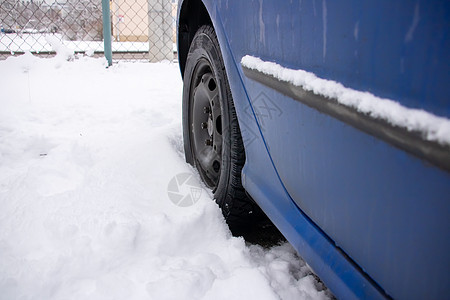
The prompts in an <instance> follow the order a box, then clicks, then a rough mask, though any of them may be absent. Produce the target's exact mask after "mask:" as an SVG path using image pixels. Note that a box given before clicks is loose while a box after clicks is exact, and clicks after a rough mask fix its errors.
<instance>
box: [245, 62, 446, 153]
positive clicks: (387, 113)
mask: <svg viewBox="0 0 450 300" xmlns="http://www.w3.org/2000/svg"><path fill="white" fill-rule="evenodd" d="M241 63H242V65H243V66H245V67H247V68H249V69H253V70H258V71H260V72H262V73H264V74H267V75H271V76H273V77H275V78H277V79H279V80H281V81H285V82H289V83H292V84H293V85H295V86H300V87H302V88H304V89H305V90H307V91H311V92H313V93H314V94H316V95H322V96H324V97H327V98H330V99H335V100H336V101H338V102H339V103H340V104H342V105H345V106H348V107H352V108H355V109H356V110H357V111H359V112H362V113H365V114H368V115H370V116H372V117H374V118H378V119H383V120H385V121H387V122H389V123H390V124H392V125H394V126H399V127H403V128H406V129H407V130H409V131H416V132H419V133H421V134H422V135H423V136H424V138H426V139H427V140H430V141H436V142H438V143H440V144H442V145H450V120H449V119H447V118H444V117H439V116H435V115H433V114H431V113H429V112H426V111H424V110H419V109H412V108H407V107H405V106H402V105H401V104H399V103H398V102H395V101H393V100H390V99H383V98H379V97H376V96H374V95H372V94H370V93H368V92H361V91H357V90H353V89H350V88H347V87H345V86H343V85H342V84H340V83H338V82H335V81H332V80H326V79H322V78H319V77H317V76H316V75H315V74H313V73H310V72H307V71H304V70H293V69H288V68H285V67H282V66H281V65H279V64H276V63H273V62H267V61H263V60H261V59H260V58H257V57H253V56H249V55H247V56H244V57H243V58H242V60H241Z"/></svg>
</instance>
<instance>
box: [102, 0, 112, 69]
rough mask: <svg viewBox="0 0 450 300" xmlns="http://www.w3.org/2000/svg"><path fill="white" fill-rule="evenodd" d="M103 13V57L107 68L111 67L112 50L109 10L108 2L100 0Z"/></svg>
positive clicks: (107, 0)
mask: <svg viewBox="0 0 450 300" xmlns="http://www.w3.org/2000/svg"><path fill="white" fill-rule="evenodd" d="M102 13H103V46H104V49H105V57H106V60H107V61H108V66H111V65H112V49H111V8H110V5H109V0H102Z"/></svg>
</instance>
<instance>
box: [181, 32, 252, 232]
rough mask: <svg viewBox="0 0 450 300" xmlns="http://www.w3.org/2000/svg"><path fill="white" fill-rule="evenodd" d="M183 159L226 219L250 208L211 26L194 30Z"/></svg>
mask: <svg viewBox="0 0 450 300" xmlns="http://www.w3.org/2000/svg"><path fill="white" fill-rule="evenodd" d="M183 138H184V148H185V155H186V161H187V162H188V163H190V164H192V165H193V166H195V167H196V168H197V170H198V172H199V174H200V177H201V179H202V180H203V182H204V183H205V184H206V186H208V187H209V188H211V189H212V191H213V194H214V198H215V199H216V201H217V203H218V204H219V206H220V208H221V209H222V212H223V214H224V217H225V219H226V220H227V222H228V223H229V224H230V223H233V222H238V221H242V219H243V217H245V216H248V215H249V214H250V213H252V211H253V209H254V203H253V202H252V201H251V200H250V199H249V198H248V197H247V195H246V193H245V190H244V188H243V187H242V183H241V171H242V167H243V165H244V162H245V151H244V144H243V142H242V137H241V133H240V129H239V124H238V119H237V117H236V112H235V108H234V104H233V98H232V95H231V91H230V87H229V84H228V79H227V75H226V71H225V66H224V62H223V58H222V55H221V52H220V48H219V43H218V40H217V37H216V34H215V32H214V29H213V28H212V27H211V26H202V27H201V28H200V29H199V30H198V31H197V33H196V34H195V36H194V38H193V41H192V43H191V47H190V49H189V53H188V56H187V60H186V68H185V71H184V87H183Z"/></svg>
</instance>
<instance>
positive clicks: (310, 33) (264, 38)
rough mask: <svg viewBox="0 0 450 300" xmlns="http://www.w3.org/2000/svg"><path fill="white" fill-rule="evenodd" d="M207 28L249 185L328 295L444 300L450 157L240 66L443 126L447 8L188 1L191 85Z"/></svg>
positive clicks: (182, 38) (184, 32)
mask: <svg viewBox="0 0 450 300" xmlns="http://www.w3.org/2000/svg"><path fill="white" fill-rule="evenodd" d="M204 24H210V25H212V26H213V27H214V29H215V32H216V34H217V38H218V41H219V44H220V50H221V53H222V56H223V60H224V64H225V68H226V72H227V76H228V81H229V85H230V88H231V92H232V95H233V99H234V105H235V108H236V114H237V117H238V120H239V126H240V129H241V134H242V138H243V141H244V145H245V153H246V161H245V165H244V167H243V170H242V185H243V187H244V188H245V190H246V191H247V193H249V194H250V195H251V197H252V198H253V199H254V200H255V201H256V202H257V204H258V205H259V206H260V207H261V208H262V209H263V211H264V212H265V213H266V214H267V215H268V216H269V218H270V219H271V220H272V221H273V222H274V224H275V225H276V226H277V227H278V228H279V229H280V231H281V232H282V233H283V234H284V235H285V236H286V238H287V239H288V240H289V241H290V243H291V244H292V245H293V246H294V247H295V248H296V250H297V251H298V252H299V253H300V254H301V255H302V257H303V258H304V259H305V260H306V261H307V262H308V264H309V265H310V266H311V267H312V268H313V270H314V271H315V272H316V273H317V274H318V276H319V277H320V278H321V279H322V280H323V281H324V282H325V283H326V285H327V286H328V287H329V288H330V289H331V290H332V292H333V293H334V294H335V295H336V296H337V297H338V298H342V299H352V298H359V299H378V298H389V297H392V298H395V299H425V298H426V299H440V298H445V297H448V295H449V294H450V276H449V275H448V274H449V271H450V239H449V233H450V172H449V171H450V168H449V155H450V150H449V149H450V147H449V145H448V144H446V143H445V142H439V141H436V140H430V139H428V138H427V137H426V136H425V137H424V133H423V132H416V131H415V130H411V128H406V127H407V126H406V127H405V128H402V126H397V125H395V124H394V125H393V124H392V122H389V121H386V120H380V119H378V118H376V117H375V118H374V117H373V116H372V115H371V114H370V113H362V112H361V111H358V109H354V108H352V107H350V108H348V107H345V106H343V105H341V104H340V103H338V102H336V101H334V102H333V101H331V102H333V103H331V104H329V103H330V101H329V99H328V98H329V97H327V96H326V95H325V96H324V95H317V94H316V93H315V92H312V91H311V90H307V89H305V88H302V87H299V86H296V85H295V84H292V82H291V83H289V82H285V81H283V80H280V78H277V77H276V76H271V75H270V74H267V73H264V72H262V71H261V70H255V69H251V68H249V67H248V66H246V65H245V64H244V63H243V62H244V61H243V60H242V59H243V58H244V57H246V56H251V57H256V58H260V59H262V60H263V61H265V62H274V63H277V64H278V65H280V66H282V67H284V68H285V69H287V70H304V71H306V72H309V73H311V74H315V75H316V76H317V77H318V78H320V79H321V80H331V81H333V82H335V83H338V84H341V85H342V86H345V87H346V88H348V89H350V90H352V91H360V92H369V93H370V94H371V95H374V96H375V97H377V99H381V100H382V99H392V100H393V101H395V102H397V103H399V104H400V106H401V107H402V108H405V109H406V110H407V111H409V110H414V112H415V113H418V114H420V111H419V110H423V111H426V112H427V113H429V114H430V115H432V116H435V117H436V118H437V119H439V120H441V121H442V122H443V123H445V124H448V123H447V122H448V118H450V99H449V95H450V84H449V83H450V67H449V66H450V36H449V35H450V2H448V1H445V0H434V1H426V2H425V1H409V0H405V1H394V2H393V1H388V0H381V1H355V0H345V1H328V0H322V1H318V0H317V1H316V0H311V1H307V0H304V1H301V0H300V1H275V0H259V1H221V0H218V1H213V0H204V1H200V0H184V1H180V2H179V6H178V22H177V31H178V55H179V62H180V68H181V72H182V74H183V72H184V67H185V64H186V56H187V53H188V51H189V47H190V43H191V41H192V39H193V37H194V35H195V32H196V30H197V29H198V28H199V27H200V26H201V25H204ZM269 73H270V72H269ZM323 82H325V81H323ZM358 95H360V94H358ZM321 103H322V104H321ZM323 103H325V104H323ZM333 105H334V106H333ZM331 106H333V107H331ZM330 107H331V108H330ZM404 118H407V117H404Z"/></svg>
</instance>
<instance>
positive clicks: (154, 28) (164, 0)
mask: <svg viewBox="0 0 450 300" xmlns="http://www.w3.org/2000/svg"><path fill="white" fill-rule="evenodd" d="M148 23H149V29H148V34H149V56H150V57H149V58H150V62H159V61H162V60H166V59H167V60H172V59H173V46H172V45H173V42H172V3H171V1H170V0H148Z"/></svg>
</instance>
